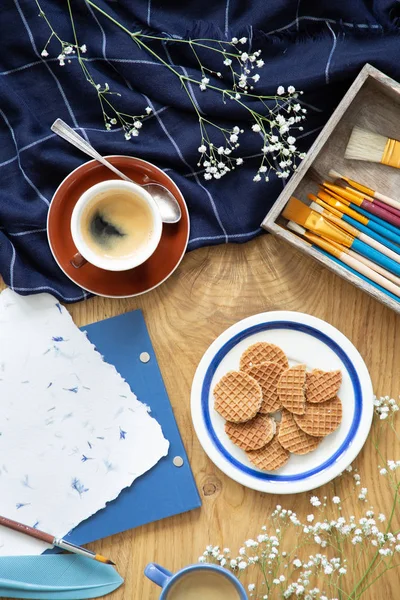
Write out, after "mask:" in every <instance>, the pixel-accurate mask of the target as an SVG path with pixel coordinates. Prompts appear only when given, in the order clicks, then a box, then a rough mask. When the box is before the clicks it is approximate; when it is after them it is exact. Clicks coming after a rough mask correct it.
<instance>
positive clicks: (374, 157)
mask: <svg viewBox="0 0 400 600" xmlns="http://www.w3.org/2000/svg"><path fill="white" fill-rule="evenodd" d="M344 157H345V158H348V159H351V160H366V161H368V162H376V163H381V164H382V165H388V166H389V167H395V168H396V169H399V168H400V142H398V141H397V140H393V139H392V138H388V137H385V136H384V135H380V134H379V133H374V132H372V131H367V130H366V129H363V128H362V127H354V128H353V131H352V132H351V135H350V139H349V142H348V144H347V148H346V151H345V154H344Z"/></svg>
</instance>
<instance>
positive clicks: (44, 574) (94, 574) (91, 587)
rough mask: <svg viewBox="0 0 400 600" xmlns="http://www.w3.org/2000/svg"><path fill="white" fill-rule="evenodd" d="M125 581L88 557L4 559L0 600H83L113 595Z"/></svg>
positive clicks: (12, 557) (64, 555)
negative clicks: (0, 599) (28, 599)
mask: <svg viewBox="0 0 400 600" xmlns="http://www.w3.org/2000/svg"><path fill="white" fill-rule="evenodd" d="M123 582H124V580H123V579H122V577H121V576H120V575H119V574H118V573H117V571H116V570H115V569H114V567H112V566H111V565H104V564H102V563H99V562H97V561H95V560H92V559H90V558H86V557H85V556H76V555H74V554H49V555H45V556H4V557H1V558H0V597H2V598H37V599H38V600H46V599H48V600H59V599H60V600H84V598H98V597H100V596H105V595H106V594H110V593H111V592H113V591H114V590H116V589H117V588H119V587H120V586H121V585H122V584H123Z"/></svg>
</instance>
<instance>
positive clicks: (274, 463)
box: [246, 423, 290, 471]
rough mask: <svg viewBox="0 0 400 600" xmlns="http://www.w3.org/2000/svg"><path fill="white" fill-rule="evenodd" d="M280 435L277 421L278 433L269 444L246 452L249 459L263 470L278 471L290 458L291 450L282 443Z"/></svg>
mask: <svg viewBox="0 0 400 600" xmlns="http://www.w3.org/2000/svg"><path fill="white" fill-rule="evenodd" d="M278 435H279V424H278V423H277V425H276V434H275V436H274V437H273V438H272V440H271V441H270V442H269V444H267V445H266V446H264V447H263V448H260V449H259V450H250V451H249V452H246V454H247V457H248V459H249V461H250V462H252V463H253V465H255V466H256V467H258V468H259V469H261V470H262V471H276V469H280V467H283V465H285V464H286V463H287V461H288V460H289V458H290V452H289V451H288V450H285V448H284V447H283V446H282V445H281V443H280V441H279V439H278Z"/></svg>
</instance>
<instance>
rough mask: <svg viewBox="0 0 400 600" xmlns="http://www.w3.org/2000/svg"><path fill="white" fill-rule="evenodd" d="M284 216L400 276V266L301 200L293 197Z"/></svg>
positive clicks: (285, 209) (283, 213)
mask: <svg viewBox="0 0 400 600" xmlns="http://www.w3.org/2000/svg"><path fill="white" fill-rule="evenodd" d="M282 216H283V217H284V218H285V219H287V220H288V221H294V222H295V223H297V224H298V225H301V226H302V227H305V228H306V229H310V230H311V231H312V232H313V233H317V234H318V235H320V236H323V237H324V238H327V239H330V240H333V241H334V242H338V243H339V244H342V245H343V246H346V248H352V249H353V250H355V251H356V252H358V253H359V254H362V255H363V256H366V257H367V258H369V259H370V260H373V261H374V262H376V263H377V264H378V265H381V267H384V268H385V269H388V270H389V271H392V273H394V274H395V275H397V276H400V264H399V263H397V262H396V261H394V260H392V259H391V258H389V257H388V256H385V255H384V254H382V253H381V252H379V251H378V250H375V249H374V248H371V246H368V244H365V243H364V242H362V241H360V240H359V239H357V238H355V237H353V236H352V235H350V234H349V233H346V232H345V231H343V229H341V228H340V227H338V226H337V225H334V224H332V223H330V222H329V221H328V219H326V218H325V217H323V216H322V215H320V214H319V213H317V212H315V211H313V210H311V209H310V208H309V207H308V206H306V205H305V204H303V202H301V201H300V200H298V199H297V198H295V197H294V196H292V197H291V198H290V200H289V202H288V203H287V205H286V207H285V208H284V210H283V212H282Z"/></svg>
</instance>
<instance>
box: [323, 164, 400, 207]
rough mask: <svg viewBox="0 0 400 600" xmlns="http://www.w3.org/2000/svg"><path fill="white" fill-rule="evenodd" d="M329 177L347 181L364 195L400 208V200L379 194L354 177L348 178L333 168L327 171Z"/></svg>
mask: <svg viewBox="0 0 400 600" xmlns="http://www.w3.org/2000/svg"><path fill="white" fill-rule="evenodd" d="M329 177H331V178H332V179H342V180H343V181H345V182H346V183H348V184H349V185H350V186H351V187H353V188H354V189H355V190H358V191H359V192H361V193H362V194H364V195H365V196H370V197H372V198H376V199H377V200H381V201H382V202H384V203H385V204H388V205H389V206H393V207H394V208H398V209H400V202H398V201H397V200H394V199H393V198H389V196H385V194H381V193H380V192H377V191H375V190H373V189H372V188H370V187H367V186H366V185H362V183H358V181H356V180H355V179H350V177H346V176H345V175H341V174H340V173H338V172H337V171H335V170H334V169H331V170H330V171H329ZM346 189H350V188H346ZM353 191H354V190H353Z"/></svg>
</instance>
